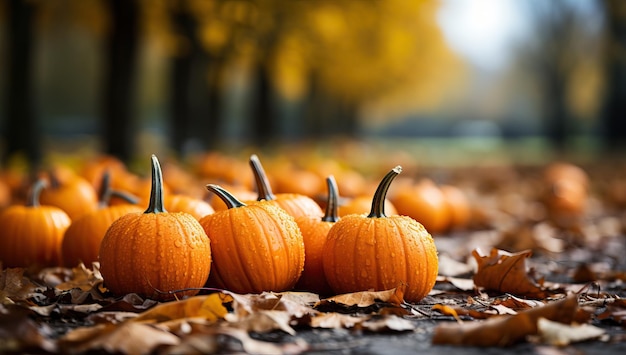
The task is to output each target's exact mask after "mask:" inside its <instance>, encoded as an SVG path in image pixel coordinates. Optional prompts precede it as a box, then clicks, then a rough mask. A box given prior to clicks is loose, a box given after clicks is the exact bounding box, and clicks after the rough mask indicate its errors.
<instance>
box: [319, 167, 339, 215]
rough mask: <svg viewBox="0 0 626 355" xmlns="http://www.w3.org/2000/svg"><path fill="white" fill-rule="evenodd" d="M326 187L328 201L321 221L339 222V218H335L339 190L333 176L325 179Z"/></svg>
mask: <svg viewBox="0 0 626 355" xmlns="http://www.w3.org/2000/svg"><path fill="white" fill-rule="evenodd" d="M326 186H328V200H327V202H326V211H325V212H324V217H322V221H323V222H337V221H338V220H339V216H337V196H338V195H339V193H338V192H337V190H339V189H338V188H337V181H335V177H334V176H332V175H330V176H328V177H327V178H326Z"/></svg>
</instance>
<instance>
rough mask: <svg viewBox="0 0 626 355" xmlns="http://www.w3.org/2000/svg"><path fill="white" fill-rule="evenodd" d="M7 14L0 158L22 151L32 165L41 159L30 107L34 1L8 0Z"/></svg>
mask: <svg viewBox="0 0 626 355" xmlns="http://www.w3.org/2000/svg"><path fill="white" fill-rule="evenodd" d="M8 4H9V9H8V13H9V14H10V15H9V16H8V21H7V22H8V36H7V38H8V50H7V52H8V54H9V58H8V60H9V63H8V69H7V75H8V78H7V88H6V94H7V96H6V100H7V102H6V117H5V125H4V139H5V144H6V146H5V150H4V154H3V161H4V162H6V161H7V160H8V159H10V158H11V157H12V156H13V155H15V154H23V155H24V156H25V157H26V159H28V161H29V163H30V164H31V166H32V167H33V168H36V167H37V166H38V165H39V163H40V162H41V158H42V151H41V133H40V127H39V125H38V123H37V119H36V115H35V112H34V108H33V90H32V84H33V77H32V74H33V69H32V59H33V58H32V44H33V29H32V18H33V13H34V6H35V5H34V3H33V2H30V1H23V0H11V1H10V2H9V3H8Z"/></svg>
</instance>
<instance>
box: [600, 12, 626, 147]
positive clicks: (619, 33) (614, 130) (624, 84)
mask: <svg viewBox="0 0 626 355" xmlns="http://www.w3.org/2000/svg"><path fill="white" fill-rule="evenodd" d="M603 3H604V11H605V19H606V42H607V47H606V52H605V58H606V59H605V60H606V62H605V68H606V80H607V82H606V94H605V102H604V111H603V115H602V125H603V127H602V133H603V140H604V143H605V147H606V148H607V149H609V150H615V149H617V148H622V149H623V148H626V55H625V53H626V12H625V11H626V4H625V3H624V2H623V1H619V0H610V1H605V2H603Z"/></svg>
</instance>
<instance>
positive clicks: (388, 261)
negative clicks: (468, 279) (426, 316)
mask: <svg viewBox="0 0 626 355" xmlns="http://www.w3.org/2000/svg"><path fill="white" fill-rule="evenodd" d="M401 171H402V170H401V167H400V166H397V167H395V168H394V169H392V170H391V171H390V172H389V173H387V175H385V177H384V178H383V179H382V180H381V182H380V184H379V186H378V188H377V190H376V192H375V193H374V197H373V200H372V209H371V211H370V214H369V215H365V214H352V215H348V216H345V217H341V219H340V220H339V221H337V222H336V223H335V224H334V225H333V227H332V228H331V229H330V231H329V232H328V238H327V240H326V244H325V245H324V256H323V266H324V274H325V275H326V279H327V280H328V283H329V284H330V286H331V287H332V289H333V291H334V292H335V293H349V292H358V291H367V290H370V289H373V290H376V291H383V290H388V289H392V288H396V287H404V297H405V299H406V300H407V301H409V302H417V301H419V300H421V299H422V298H424V297H425V296H426V295H427V294H428V292H430V290H431V289H432V288H433V286H434V285H435V280H436V278H437V273H438V265H439V262H438V258H437V248H436V246H435V242H434V240H433V238H432V236H431V235H430V234H429V233H428V231H427V230H426V229H425V228H424V226H422V225H421V224H420V223H419V222H417V221H416V220H414V219H413V218H411V217H408V216H401V215H393V216H387V215H385V203H384V201H385V196H386V194H387V190H388V189H389V185H390V184H391V182H392V180H393V179H394V178H395V177H396V176H397V175H398V174H399V173H400V172H401Z"/></svg>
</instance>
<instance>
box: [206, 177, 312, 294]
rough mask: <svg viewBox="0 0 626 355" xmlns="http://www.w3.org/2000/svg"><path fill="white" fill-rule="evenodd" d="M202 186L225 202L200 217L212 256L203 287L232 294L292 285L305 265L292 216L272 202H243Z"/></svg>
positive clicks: (222, 191) (300, 237)
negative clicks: (207, 286)
mask: <svg viewBox="0 0 626 355" xmlns="http://www.w3.org/2000/svg"><path fill="white" fill-rule="evenodd" d="M207 189H208V190H209V191H211V192H213V193H215V194H216V195H218V196H219V197H220V198H221V199H222V200H224V203H226V205H227V206H228V209H227V210H224V211H217V212H215V213H213V214H210V215H208V216H205V217H203V218H202V219H201V220H200V224H201V225H202V227H203V228H204V230H205V231H206V233H207V235H208V236H209V238H210V239H211V247H212V252H213V260H214V265H213V268H212V270H211V275H210V276H209V282H208V285H209V286H211V287H217V288H222V289H227V290H230V291H234V292H237V293H260V292H263V291H285V290H290V289H292V288H293V287H294V285H295V284H296V282H297V281H298V278H299V277H300V275H301V273H302V268H303V267H304V241H303V238H302V233H301V231H300V228H298V225H297V224H296V222H295V220H294V218H293V217H292V216H291V215H289V214H288V213H287V212H285V210H283V209H281V208H280V207H278V206H276V205H274V204H273V203H271V202H268V201H259V202H255V203H253V204H249V205H246V204H245V203H243V202H241V201H239V200H238V199H237V198H235V197H234V196H233V195H232V194H231V193H230V192H228V191H226V190H224V189H223V188H221V187H220V186H218V185H213V184H209V185H207Z"/></svg>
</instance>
